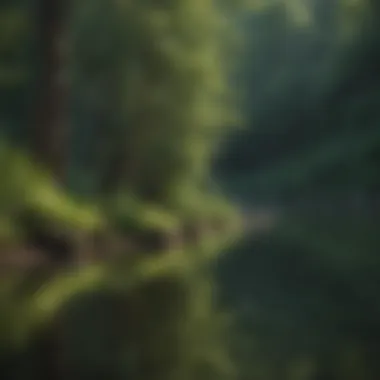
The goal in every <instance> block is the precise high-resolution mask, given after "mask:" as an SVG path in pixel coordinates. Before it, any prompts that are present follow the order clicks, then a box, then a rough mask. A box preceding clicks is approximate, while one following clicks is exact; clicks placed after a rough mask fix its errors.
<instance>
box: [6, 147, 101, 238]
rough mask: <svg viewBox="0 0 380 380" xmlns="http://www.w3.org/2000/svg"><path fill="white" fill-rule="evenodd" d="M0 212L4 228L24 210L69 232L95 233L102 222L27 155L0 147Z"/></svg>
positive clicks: (93, 210)
mask: <svg viewBox="0 0 380 380" xmlns="http://www.w3.org/2000/svg"><path fill="white" fill-rule="evenodd" d="M0 177H1V178H0V181H1V183H2V186H1V194H0V202H1V204H0V210H1V212H2V217H3V218H4V219H5V221H4V223H5V226H7V225H8V226H11V225H12V224H14V223H16V222H17V218H18V217H19V216H20V215H22V213H23V212H25V211H30V212H32V213H33V214H36V215H38V216H39V217H41V218H42V219H43V220H46V221H47V222H48V223H49V222H50V223H53V224H57V225H60V226H61V227H69V228H70V229H79V230H81V229H83V230H96V229H99V228H101V226H102V223H103V219H102V216H101V214H100V211H98V210H97V209H96V208H94V207H91V206H87V205H85V204H83V202H82V203H78V202H77V201H75V200H74V199H73V198H71V197H69V196H67V195H66V194H65V192H64V191H63V190H62V189H61V188H59V187H58V186H57V185H56V184H55V183H54V181H53V180H52V179H51V178H50V176H49V175H48V174H47V173H45V172H44V171H43V170H42V169H40V168H39V167H38V166H37V165H35V164H34V163H33V162H32V161H31V159H30V158H29V157H28V155H26V154H24V153H22V152H20V151H18V150H17V149H15V148H13V147H10V146H7V145H5V144H2V147H1V148H0Z"/></svg>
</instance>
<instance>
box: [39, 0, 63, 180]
mask: <svg viewBox="0 0 380 380" xmlns="http://www.w3.org/2000/svg"><path fill="white" fill-rule="evenodd" d="M68 4H69V1H68V0H40V1H39V8H38V17H37V22H38V28H39V48H40V51H39V53H40V60H41V61H40V70H41V72H40V75H39V82H40V83H39V97H38V99H37V101H38V104H37V115H36V126H35V130H34V134H33V140H34V141H33V147H32V149H33V152H34V153H35V156H36V159H37V160H38V161H39V162H40V163H41V164H43V165H44V166H46V167H48V168H49V169H50V170H51V172H52V174H53V175H54V176H55V177H56V178H57V179H58V180H59V181H63V180H64V176H65V166H66V158H67V143H68V125H67V122H66V117H67V111H68V104H67V103H68V102H67V100H68V96H67V95H68V92H67V90H68V83H67V78H66V77H65V74H66V73H65V70H66V57H65V55H66V53H65V51H64V48H65V45H64V44H65V43H66V42H67V41H66V16H67V9H68Z"/></svg>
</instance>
